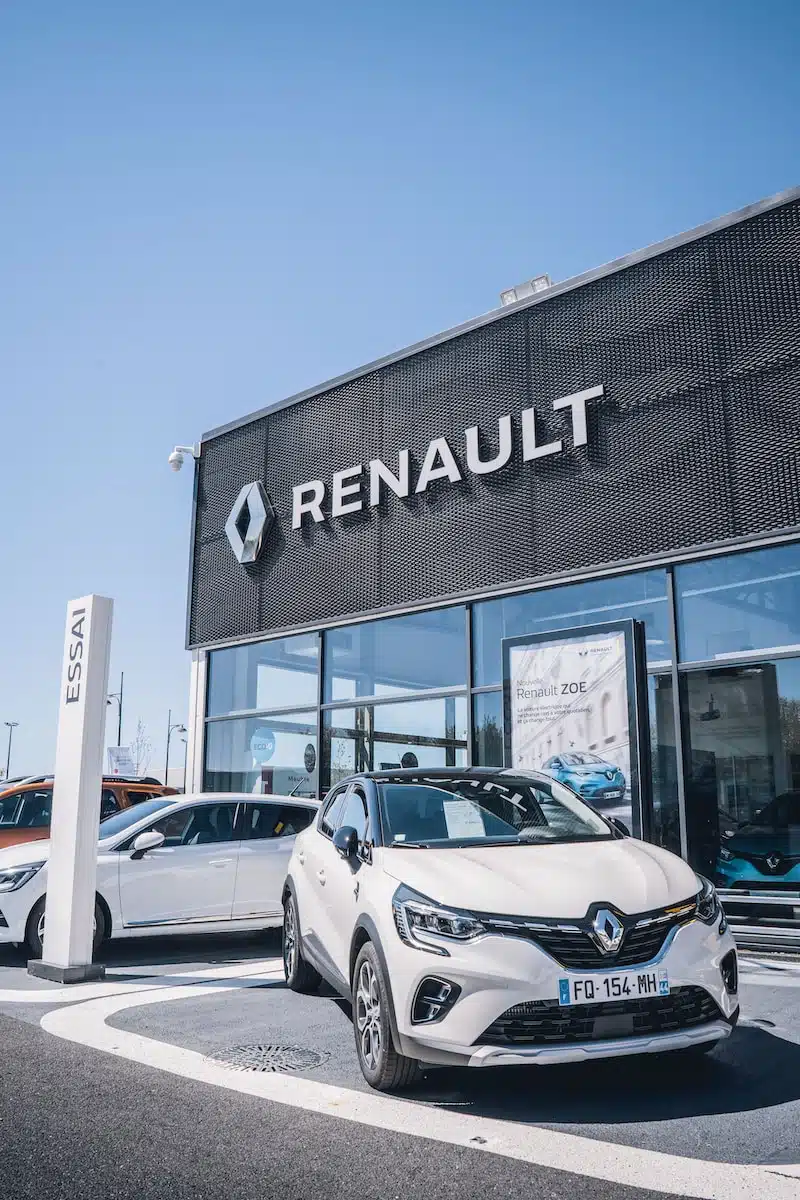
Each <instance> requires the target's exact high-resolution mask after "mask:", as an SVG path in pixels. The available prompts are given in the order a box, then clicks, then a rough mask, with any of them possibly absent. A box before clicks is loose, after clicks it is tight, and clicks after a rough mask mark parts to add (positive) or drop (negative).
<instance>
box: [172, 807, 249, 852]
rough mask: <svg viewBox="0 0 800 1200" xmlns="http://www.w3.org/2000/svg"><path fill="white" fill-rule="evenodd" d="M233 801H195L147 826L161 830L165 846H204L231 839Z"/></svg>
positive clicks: (234, 810)
mask: <svg viewBox="0 0 800 1200" xmlns="http://www.w3.org/2000/svg"><path fill="white" fill-rule="evenodd" d="M235 815H236V805H235V804H198V805H197V807H194V808H192V807H190V808H182V809H179V810H178V811H177V812H174V813H170V814H169V816H167V817H163V818H162V820H160V821H156V822H155V823H154V824H153V825H152V826H151V828H152V829H156V830H158V832H159V833H163V834H164V845H165V846H206V845H211V844H214V843H216V842H232V841H233V840H234V837H233V822H234V817H235Z"/></svg>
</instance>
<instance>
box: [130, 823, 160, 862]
mask: <svg viewBox="0 0 800 1200" xmlns="http://www.w3.org/2000/svg"><path fill="white" fill-rule="evenodd" d="M163 845H164V835H163V833H159V832H158V830H157V829H146V830H145V831H144V833H140V834H139V836H138V837H136V838H134V840H133V844H132V845H131V858H133V859H137V858H144V856H145V854H147V851H148V850H157V849H158V847H159V846H163Z"/></svg>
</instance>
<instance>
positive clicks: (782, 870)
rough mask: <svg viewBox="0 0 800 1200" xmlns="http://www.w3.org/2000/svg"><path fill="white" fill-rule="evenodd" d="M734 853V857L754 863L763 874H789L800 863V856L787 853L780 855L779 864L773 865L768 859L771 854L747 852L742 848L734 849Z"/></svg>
mask: <svg viewBox="0 0 800 1200" xmlns="http://www.w3.org/2000/svg"><path fill="white" fill-rule="evenodd" d="M732 853H733V856H734V858H742V859H744V861H745V862H749V863H752V864H753V866H754V867H755V868H756V869H757V870H759V871H760V872H761V874H762V875H788V874H789V872H790V871H791V870H792V869H793V868H794V867H796V866H797V864H798V863H800V856H797V855H792V854H787V855H781V856H779V858H778V862H777V864H776V865H775V866H774V867H771V866H770V865H769V862H768V861H767V860H768V859H769V858H770V857H771V855H769V854H745V853H743V852H742V851H740V850H733V851H732Z"/></svg>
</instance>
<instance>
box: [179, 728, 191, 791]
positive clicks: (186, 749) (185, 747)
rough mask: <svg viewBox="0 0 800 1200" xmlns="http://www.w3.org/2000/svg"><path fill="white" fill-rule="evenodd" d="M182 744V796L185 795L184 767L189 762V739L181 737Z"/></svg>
mask: <svg viewBox="0 0 800 1200" xmlns="http://www.w3.org/2000/svg"><path fill="white" fill-rule="evenodd" d="M181 741H182V742H183V794H184V796H185V795H186V765H187V763H188V761H189V739H188V738H185V737H182V738H181Z"/></svg>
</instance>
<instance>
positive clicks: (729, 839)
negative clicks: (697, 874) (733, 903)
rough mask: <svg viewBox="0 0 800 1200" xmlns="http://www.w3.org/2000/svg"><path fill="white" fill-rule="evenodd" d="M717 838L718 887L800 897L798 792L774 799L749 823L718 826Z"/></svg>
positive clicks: (799, 804) (754, 815) (799, 808)
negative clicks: (718, 836)
mask: <svg viewBox="0 0 800 1200" xmlns="http://www.w3.org/2000/svg"><path fill="white" fill-rule="evenodd" d="M720 834H721V836H720V845H719V852H718V855H717V871H716V873H717V883H718V884H719V886H720V887H724V888H732V889H734V890H741V891H751V892H760V891H761V892H787V893H789V894H790V895H798V894H800V792H783V793H781V795H780V796H775V797H774V798H773V799H772V800H770V801H769V803H768V804H765V805H764V807H763V808H760V809H759V810H758V811H757V812H755V813H754V814H753V816H752V817H751V818H750V820H749V821H743V822H741V823H740V824H738V825H736V823H735V822H733V821H728V822H727V827H724V826H723V823H722V822H721V823H720Z"/></svg>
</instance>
